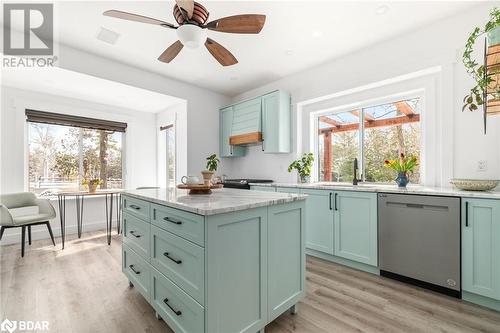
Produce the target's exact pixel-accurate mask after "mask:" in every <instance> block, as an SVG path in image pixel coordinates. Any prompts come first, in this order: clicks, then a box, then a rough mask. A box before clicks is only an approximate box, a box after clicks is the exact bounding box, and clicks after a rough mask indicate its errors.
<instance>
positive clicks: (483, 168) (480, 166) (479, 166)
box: [477, 160, 488, 172]
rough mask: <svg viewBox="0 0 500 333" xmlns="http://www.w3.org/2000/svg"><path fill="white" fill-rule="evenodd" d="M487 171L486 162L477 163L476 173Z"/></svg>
mask: <svg viewBox="0 0 500 333" xmlns="http://www.w3.org/2000/svg"><path fill="white" fill-rule="evenodd" d="M487 170H488V161H485V160H480V161H478V162H477V171H478V172H485V171H487Z"/></svg>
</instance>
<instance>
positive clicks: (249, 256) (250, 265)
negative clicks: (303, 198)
mask: <svg viewBox="0 0 500 333" xmlns="http://www.w3.org/2000/svg"><path fill="white" fill-rule="evenodd" d="M206 225H207V227H206V232H207V247H206V251H207V252H206V253H207V263H206V266H205V267H206V274H205V276H206V278H207V280H206V282H205V283H206V285H205V288H206V292H207V294H206V302H205V304H206V309H207V316H206V325H207V326H206V330H205V332H239V333H250V332H251V333H255V332H257V331H258V330H259V329H260V328H262V327H264V325H265V324H266V322H267V302H268V300H267V207H260V208H257V209H248V210H242V211H238V212H233V213H227V214H221V215H212V216H208V217H207V223H206Z"/></svg>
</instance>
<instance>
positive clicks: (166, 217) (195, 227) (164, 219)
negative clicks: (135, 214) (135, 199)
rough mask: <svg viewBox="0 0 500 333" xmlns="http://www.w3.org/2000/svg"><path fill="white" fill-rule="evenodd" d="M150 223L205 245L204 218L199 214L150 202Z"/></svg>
mask: <svg viewBox="0 0 500 333" xmlns="http://www.w3.org/2000/svg"><path fill="white" fill-rule="evenodd" d="M151 207H152V211H153V218H152V223H153V224H154V225H156V226H157V227H160V228H162V229H164V230H167V231H170V232H171V233H173V234H175V235H177V236H179V237H182V238H185V239H187V240H190V241H192V242H194V243H196V244H198V245H200V246H205V219H204V217H203V216H201V215H196V214H193V213H188V212H184V211H182V210H178V209H173V208H169V207H165V206H161V205H156V204H152V206H151Z"/></svg>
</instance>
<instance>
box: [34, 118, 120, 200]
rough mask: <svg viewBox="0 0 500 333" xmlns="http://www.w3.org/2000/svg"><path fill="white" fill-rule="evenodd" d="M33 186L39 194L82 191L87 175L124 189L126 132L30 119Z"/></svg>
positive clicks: (108, 186)
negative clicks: (124, 136)
mask: <svg viewBox="0 0 500 333" xmlns="http://www.w3.org/2000/svg"><path fill="white" fill-rule="evenodd" d="M28 127H29V189H30V191H32V192H35V193H37V194H39V195H54V194H56V193H58V192H60V191H76V190H81V189H83V188H81V185H80V184H81V181H82V180H83V179H85V178H100V179H102V180H103V184H102V185H101V188H102V189H106V188H122V187H123V182H122V175H123V173H122V133H119V132H111V131H104V130H96V129H87V128H77V127H69V126H61V125H52V124H42V123H34V122H29V123H28Z"/></svg>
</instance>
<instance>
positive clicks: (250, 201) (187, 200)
mask: <svg viewBox="0 0 500 333" xmlns="http://www.w3.org/2000/svg"><path fill="white" fill-rule="evenodd" d="M123 194H125V195H129V196H131V197H135V198H139V199H143V200H147V201H150V202H153V203H157V204H159V205H164V206H167V207H171V208H177V209H181V210H185V211H188V212H192V213H195V214H199V215H216V214H222V213H229V212H235V211H239V210H245V209H250V208H257V207H264V206H272V205H280V204H284V203H288V202H293V201H297V200H304V199H305V198H306V197H307V196H306V195H299V194H290V193H278V192H257V191H249V190H237V189H228V188H223V189H216V190H212V194H203V195H190V194H188V190H180V189H177V188H162V189H144V190H127V191H125V192H124V193H123Z"/></svg>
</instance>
